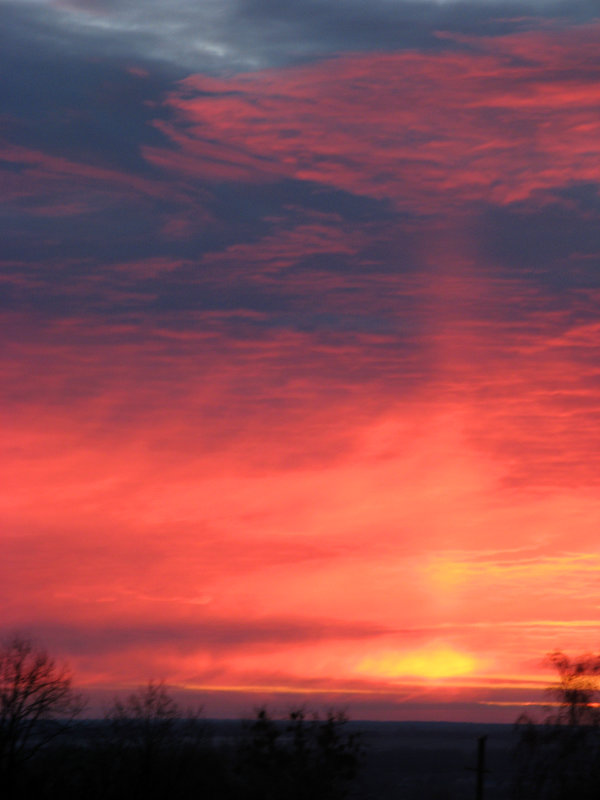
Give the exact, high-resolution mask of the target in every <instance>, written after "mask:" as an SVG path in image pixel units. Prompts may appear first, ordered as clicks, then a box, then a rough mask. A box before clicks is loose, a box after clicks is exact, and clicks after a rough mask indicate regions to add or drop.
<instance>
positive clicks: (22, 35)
mask: <svg viewBox="0 0 600 800" xmlns="http://www.w3.org/2000/svg"><path fill="white" fill-rule="evenodd" d="M0 12H1V14H2V22H3V26H2V27H3V31H4V33H3V36H2V40H3V41H2V44H3V46H8V47H10V46H11V44H12V46H13V47H14V46H16V44H17V43H19V42H21V43H22V42H27V43H29V46H30V47H35V48H36V50H38V51H40V52H46V53H51V52H54V53H58V52H66V51H68V52H81V53H85V54H88V55H94V54H95V55H97V56H102V57H104V58H106V57H112V58H129V59H134V60H136V61H141V62H143V61H148V62H162V63H163V64H164V65H165V66H166V67H168V68H169V69H171V70H180V69H182V70H187V71H208V72H226V73H231V72H238V71H244V70H254V69H262V68H267V67H270V66H281V65H285V64H290V63H298V62H302V61H305V60H310V59H315V58H322V57H326V56H327V55H330V54H332V53H339V52H341V51H343V52H349V51H361V50H397V49H403V48H412V47H419V48H440V47H445V46H447V44H446V42H445V41H444V40H443V39H440V38H439V37H438V35H437V34H438V32H439V31H446V32H450V33H463V34H469V33H470V34H477V35H494V34H498V33H506V32H509V31H511V30H520V29H523V28H528V27H535V26H536V25H537V24H538V23H539V21H540V19H542V18H545V19H547V18H548V17H551V18H553V19H554V20H555V23H556V24H568V23H578V22H579V23H580V22H585V21H587V20H591V19H593V18H594V17H596V16H597V5H596V3H594V2H591V0H576V1H575V2H565V0H471V1H470V2H452V1H449V2H444V3H439V2H422V1H420V0H412V2H410V1H407V2H402V1H400V2H391V0H374V2H369V3H365V2H363V0H203V2H201V3H199V2H196V1H195V0H177V1H176V2H172V3H165V2H164V0H147V2H144V3H143V4H142V3H139V2H136V1H135V0H113V1H112V2H110V1H107V2H99V1H96V2H91V1H90V0H72V2H71V3H60V4H58V3H57V4H53V3H52V2H44V1H43V0H28V2H26V3H23V2H18V3H17V2H14V0H13V2H3V3H2V4H1V5H0Z"/></svg>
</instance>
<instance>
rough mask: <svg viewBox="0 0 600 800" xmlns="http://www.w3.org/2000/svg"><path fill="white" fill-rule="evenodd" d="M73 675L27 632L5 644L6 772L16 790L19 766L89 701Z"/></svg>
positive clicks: (0, 659) (0, 706) (2, 767)
mask: <svg viewBox="0 0 600 800" xmlns="http://www.w3.org/2000/svg"><path fill="white" fill-rule="evenodd" d="M71 682H72V678H71V673H70V672H69V671H68V669H67V668H66V667H65V666H59V665H58V664H57V663H56V661H55V660H54V659H53V658H51V657H50V656H49V655H48V654H47V653H46V651H45V650H44V649H42V648H41V647H39V646H37V645H36V644H34V643H33V642H32V641H31V640H30V639H27V638H25V637H23V636H18V635H16V636H13V637H12V638H11V639H9V640H8V641H6V642H5V643H4V644H3V645H1V646H0V776H1V777H2V783H3V785H4V787H5V793H6V795H7V796H8V797H10V796H11V795H12V793H13V791H14V786H15V781H16V778H17V773H18V769H19V767H20V766H21V765H22V764H23V762H24V761H26V760H27V759H29V758H31V757H32V756H33V755H34V754H35V753H36V752H38V751H39V750H40V749H41V748H42V747H44V746H45V745H47V744H48V743H49V742H50V741H51V740H52V739H54V738H55V737H56V736H58V735H59V734H61V733H64V731H65V730H66V729H67V728H68V727H69V725H70V723H71V722H72V721H73V719H74V717H76V716H77V715H78V714H79V713H80V712H81V711H82V709H83V707H84V703H83V701H82V699H81V697H80V696H79V695H76V694H75V693H74V691H73V689H72V685H71Z"/></svg>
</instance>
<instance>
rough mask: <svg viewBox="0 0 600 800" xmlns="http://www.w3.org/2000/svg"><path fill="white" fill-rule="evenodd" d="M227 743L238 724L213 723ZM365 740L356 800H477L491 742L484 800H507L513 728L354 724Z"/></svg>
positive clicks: (215, 735)
mask: <svg viewBox="0 0 600 800" xmlns="http://www.w3.org/2000/svg"><path fill="white" fill-rule="evenodd" d="M209 727H210V732H211V734H212V736H213V738H214V739H216V740H220V741H222V742H223V743H226V742H227V740H228V739H229V738H230V737H235V736H236V735H237V733H238V732H239V723H238V722H233V721H222V720H221V721H217V720H214V721H211V722H210V723H209ZM346 730H347V731H352V732H354V731H358V732H360V733H361V735H362V742H363V745H364V748H363V749H364V756H363V762H362V766H361V769H360V772H359V777H358V778H357V780H356V782H355V788H354V792H353V793H352V794H353V796H354V797H356V798H357V800H358V798H360V800H471V798H473V800H475V797H476V773H475V769H474V768H475V767H476V765H477V743H478V738H479V737H480V736H487V739H486V768H487V770H488V772H487V774H486V776H485V783H484V797H485V800H508V798H510V788H511V777H512V775H511V764H512V762H511V758H510V754H511V748H512V747H513V745H514V735H513V726H512V725H490V724H487V725H486V724H479V723H477V724H475V723H452V722H366V721H355V722H349V723H348V724H347V726H346Z"/></svg>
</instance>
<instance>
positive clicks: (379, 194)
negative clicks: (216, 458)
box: [143, 25, 600, 214]
mask: <svg viewBox="0 0 600 800" xmlns="http://www.w3.org/2000/svg"><path fill="white" fill-rule="evenodd" d="M595 36H596V34H595V27H594V26H593V25H590V26H583V27H581V28H578V29H572V30H570V31H568V32H567V33H558V32H550V33H521V34H513V35H510V36H509V35H507V36H504V37H498V38H494V39H492V38H489V39H486V38H480V39H475V38H472V39H468V40H466V43H467V44H468V45H469V47H470V48H471V49H470V51H468V52H465V51H461V50H452V51H445V52H440V53H437V54H425V53H415V52H409V53H396V54H389V55H372V54H370V55H368V56H352V57H345V58H336V59H333V60H330V61H327V62H325V63H322V64H317V65H310V66H304V67H296V68H293V69H288V70H286V71H276V72H275V71H273V72H264V73H254V74H252V73H250V74H247V75H243V76H239V77H236V78H232V79H209V78H206V77H203V76H196V77H190V78H187V79H186V80H184V81H183V82H182V83H181V89H180V90H179V91H178V92H175V93H173V94H172V95H171V97H170V100H169V104H170V106H171V107H172V108H173V110H174V111H176V112H177V113H178V115H179V118H178V119H177V121H176V122H174V121H169V122H160V123H158V125H159V128H160V130H161V131H162V132H163V133H164V134H165V135H166V136H168V137H169V138H170V139H171V140H172V142H173V145H174V147H173V148H169V149H166V148H155V147H151V146H150V147H145V148H144V151H143V152H144V154H145V156H146V158H148V160H149V161H150V162H151V163H152V164H154V165H156V166H160V167H162V168H165V169H169V170H171V171H172V172H173V173H181V172H185V173H186V174H189V175H191V176H193V177H194V178H196V179H197V178H198V177H200V176H201V175H204V176H205V177H206V179H207V180H209V181H211V180H214V181H226V180H237V181H242V182H244V181H248V180H253V181H259V182H263V181H273V180H275V179H276V178H277V177H279V178H280V179H295V180H300V181H310V182H315V183H316V184H320V185H323V186H327V187H331V188H335V189H337V190H343V191H346V192H351V193H353V194H358V195H366V196H369V197H372V198H376V199H384V198H385V199H389V200H391V201H392V202H393V203H394V204H395V205H396V207H397V208H398V209H406V210H410V211H413V212H414V211H415V210H419V211H420V212H421V213H424V214H426V213H435V212H438V213H439V212H440V211H441V209H442V208H443V210H444V213H448V212H451V211H453V210H454V211H459V210H460V209H461V208H464V206H465V204H467V205H468V204H474V203H481V202H485V203H490V204H493V205H501V206H502V205H509V204H513V203H516V202H518V201H524V200H532V199H535V200H538V202H539V199H538V197H539V196H540V195H541V196H543V194H544V193H547V192H550V191H556V190H559V189H563V188H565V187H569V186H572V185H574V184H577V183H597V182H598V180H599V179H600V173H599V172H598V168H597V161H598V159H597V157H596V144H595V143H596V142H597V140H598V137H597V126H598V122H597V116H596V113H595V109H596V105H597V99H598V98H597V59H596V55H595V49H594V42H595ZM525 52H526V53H527V58H528V61H527V62H524V61H523V54H524V53H525ZM549 70H552V82H550V80H549V77H548V74H549ZM357 107H360V108H361V109H362V113H361V115H360V116H357V115H356V113H355V110H356V108H357ZM215 143H216V144H215Z"/></svg>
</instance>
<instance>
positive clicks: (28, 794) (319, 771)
mask: <svg viewBox="0 0 600 800" xmlns="http://www.w3.org/2000/svg"><path fill="white" fill-rule="evenodd" d="M83 710H84V703H83V702H82V699H81V697H80V696H79V695H77V693H75V692H74V690H73V688H72V682H71V676H70V674H69V673H68V672H67V671H66V670H65V669H64V668H61V667H59V666H58V665H57V664H56V662H55V661H54V660H53V659H52V658H50V657H49V656H48V654H47V653H45V652H44V651H43V650H41V649H39V648H37V647H36V646H35V645H34V644H33V643H32V642H31V641H29V640H27V639H23V638H19V637H17V638H14V639H12V640H11V641H10V642H8V643H7V644H5V645H4V646H3V647H2V648H1V649H0V797H2V798H6V799H7V800H32V798H36V799H38V798H39V800H55V799H56V800H59V798H60V800H75V799H77V800H81V798H86V800H158V799H159V798H160V800H164V799H165V798H168V799H169V800H188V798H189V800H191V799H192V798H194V800H200V798H205V800H212V799H213V798H214V800H217V798H218V799H219V800H284V798H286V800H287V799H289V800H319V799H320V798H322V799H323V800H341V798H344V797H345V796H346V795H347V794H348V792H349V791H350V789H351V786H352V782H353V780H354V778H355V776H356V774H357V770H358V767H359V764H360V756H361V743H360V738H359V736H358V735H357V734H356V733H351V732H349V731H348V730H347V728H346V723H347V719H346V717H345V715H344V714H343V713H338V712H331V713H328V714H326V715H325V716H324V717H319V716H318V715H315V714H312V715H309V714H307V713H306V712H305V711H304V710H303V709H296V710H294V711H292V712H291V713H290V714H289V716H288V718H287V719H286V720H283V721H282V720H274V719H273V718H272V717H271V716H270V715H269V713H268V712H267V710H266V709H265V708H261V709H258V710H257V711H256V713H255V715H254V717H253V718H252V719H249V720H247V721H245V722H243V723H241V724H240V726H239V729H238V731H237V732H236V734H235V735H233V736H228V737H223V738H222V739H219V738H218V737H215V736H213V735H212V732H211V729H210V727H209V725H208V724H207V723H206V722H205V721H204V720H203V719H202V717H201V715H200V713H199V710H195V711H191V710H186V709H183V708H181V707H180V706H179V705H178V704H177V703H176V702H175V700H174V699H173V698H172V697H171V696H170V695H169V692H168V690H167V687H166V686H165V685H164V684H163V683H160V682H159V683H156V682H150V683H148V684H147V685H146V686H145V687H143V688H141V689H139V690H138V691H136V692H133V693H132V694H130V695H129V696H128V697H126V698H122V699H116V700H115V701H114V703H113V704H112V706H111V707H110V708H109V709H107V711H106V714H105V716H104V719H102V720H95V721H92V720H88V721H85V720H80V721H78V720H77V719H76V718H77V717H78V716H79V715H80V714H81V712H82V711H83Z"/></svg>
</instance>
